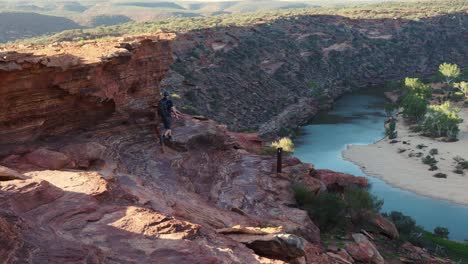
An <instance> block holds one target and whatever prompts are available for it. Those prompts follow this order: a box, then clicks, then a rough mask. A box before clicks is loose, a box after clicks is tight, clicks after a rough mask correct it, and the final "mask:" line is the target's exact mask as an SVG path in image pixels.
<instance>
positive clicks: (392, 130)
mask: <svg viewBox="0 0 468 264" xmlns="http://www.w3.org/2000/svg"><path fill="white" fill-rule="evenodd" d="M385 135H386V136H387V137H388V138H389V139H395V138H397V136H398V132H397V131H396V122H395V120H394V119H392V120H390V122H389V124H388V127H386V128H385Z"/></svg>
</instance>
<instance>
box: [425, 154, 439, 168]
mask: <svg viewBox="0 0 468 264" xmlns="http://www.w3.org/2000/svg"><path fill="white" fill-rule="evenodd" d="M422 162H423V163H424V164H426V165H430V166H432V165H436V164H437V160H436V159H435V158H434V157H433V156H430V155H427V156H426V157H424V158H422Z"/></svg>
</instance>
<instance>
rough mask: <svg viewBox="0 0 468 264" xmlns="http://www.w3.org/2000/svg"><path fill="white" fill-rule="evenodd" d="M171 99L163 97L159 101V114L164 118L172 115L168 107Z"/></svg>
mask: <svg viewBox="0 0 468 264" xmlns="http://www.w3.org/2000/svg"><path fill="white" fill-rule="evenodd" d="M168 102H169V100H167V99H165V98H163V99H161V100H160V101H159V104H158V114H159V116H160V117H162V118H167V117H169V116H170V113H169V111H168V109H167V104H168Z"/></svg>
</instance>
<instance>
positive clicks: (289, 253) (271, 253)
mask: <svg viewBox="0 0 468 264" xmlns="http://www.w3.org/2000/svg"><path fill="white" fill-rule="evenodd" d="M228 236H229V237H230V238H232V239H233V240H235V241H237V242H240V243H243V244H245V245H246V246H247V247H248V248H250V249H252V250H253V251H254V252H255V253H256V254H257V255H259V256H262V257H267V258H273V259H279V260H283V261H291V260H294V259H297V258H300V257H303V256H305V251H304V242H305V241H304V240H303V239H302V238H301V237H298V236H295V235H291V234H284V233H281V234H264V235H251V234H230V235H228Z"/></svg>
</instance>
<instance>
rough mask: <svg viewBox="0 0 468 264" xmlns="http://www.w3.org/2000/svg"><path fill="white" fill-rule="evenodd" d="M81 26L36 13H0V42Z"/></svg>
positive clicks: (70, 21) (59, 18)
mask: <svg viewBox="0 0 468 264" xmlns="http://www.w3.org/2000/svg"><path fill="white" fill-rule="evenodd" d="M79 28H82V26H80V25H79V24H77V23H76V22H74V21H72V20H70V19H67V18H63V17H56V16H47V15H40V14H36V13H17V12H2V13H0V42H7V41H12V40H16V39H19V38H28V37H37V36H41V35H45V34H51V33H56V32H60V31H63V30H67V29H79Z"/></svg>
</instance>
